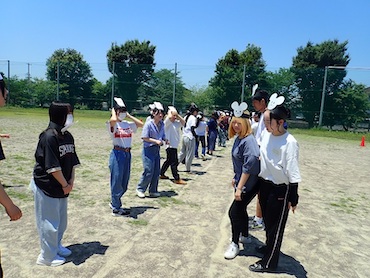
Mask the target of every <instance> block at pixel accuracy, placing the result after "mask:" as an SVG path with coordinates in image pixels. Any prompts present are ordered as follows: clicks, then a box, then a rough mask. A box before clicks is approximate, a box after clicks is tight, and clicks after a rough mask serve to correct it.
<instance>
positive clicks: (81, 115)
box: [0, 106, 369, 141]
mask: <svg viewBox="0 0 370 278" xmlns="http://www.w3.org/2000/svg"><path fill="white" fill-rule="evenodd" d="M0 117H7V118H21V117H23V118H24V117H33V118H36V117H40V118H45V119H46V121H47V120H48V117H49V116H48V109H47V108H19V107H12V106H6V107H3V108H2V109H0ZM109 117H110V111H99V110H75V111H74V118H75V120H76V121H79V122H83V123H84V124H86V123H88V124H94V123H99V128H100V124H101V122H104V121H107V120H108V119H109ZM138 118H141V119H142V120H143V119H144V118H145V117H138ZM289 131H290V132H291V133H292V134H294V135H295V134H297V135H305V136H315V137H325V138H337V139H343V140H355V141H358V140H359V138H361V137H362V136H368V135H369V133H368V132H346V131H333V130H326V129H321V128H311V129H298V128H290V129H289Z"/></svg>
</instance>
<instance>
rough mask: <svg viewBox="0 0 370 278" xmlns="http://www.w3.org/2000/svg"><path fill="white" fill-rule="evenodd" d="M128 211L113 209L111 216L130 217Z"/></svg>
mask: <svg viewBox="0 0 370 278" xmlns="http://www.w3.org/2000/svg"><path fill="white" fill-rule="evenodd" d="M130 212H131V211H130V210H129V209H124V208H120V209H114V210H112V215H113V216H116V217H118V216H129V215H130Z"/></svg>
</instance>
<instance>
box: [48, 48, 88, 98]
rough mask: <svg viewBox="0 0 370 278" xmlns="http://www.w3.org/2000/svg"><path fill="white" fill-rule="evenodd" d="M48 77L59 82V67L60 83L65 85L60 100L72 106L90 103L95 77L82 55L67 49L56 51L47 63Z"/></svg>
mask: <svg viewBox="0 0 370 278" xmlns="http://www.w3.org/2000/svg"><path fill="white" fill-rule="evenodd" d="M46 66H47V70H46V76H47V79H48V80H51V81H57V72H58V67H59V82H60V84H63V85H62V86H61V87H63V90H64V91H63V92H61V93H60V100H62V101H67V102H69V103H71V104H73V105H74V104H76V103H77V102H78V103H80V104H84V103H86V102H88V99H89V98H90V94H91V91H92V86H93V81H92V79H93V75H92V72H91V67H90V65H89V64H88V63H87V62H86V61H84V59H83V56H82V54H81V53H79V52H77V51H76V50H74V49H70V48H67V49H66V50H65V49H58V50H56V51H54V53H53V54H52V55H51V57H50V58H48V59H47V61H46Z"/></svg>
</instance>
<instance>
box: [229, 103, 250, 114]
mask: <svg viewBox="0 0 370 278" xmlns="http://www.w3.org/2000/svg"><path fill="white" fill-rule="evenodd" d="M231 108H232V109H233V110H234V115H235V117H241V116H242V115H243V112H244V110H246V109H247V108H248V104H246V103H245V102H242V103H240V104H239V103H238V102H237V101H234V102H233V103H232V104H231Z"/></svg>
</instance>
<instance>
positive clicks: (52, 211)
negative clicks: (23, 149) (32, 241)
mask: <svg viewBox="0 0 370 278" xmlns="http://www.w3.org/2000/svg"><path fill="white" fill-rule="evenodd" d="M30 187H31V189H32V191H33V194H34V200H35V215H36V226H37V230H38V233H39V237H40V246H41V256H42V258H43V259H45V260H47V261H52V260H53V259H54V258H55V256H56V255H57V253H58V250H59V245H60V244H61V240H62V238H63V234H64V232H65V230H66V228H67V204H68V198H51V197H49V196H46V195H45V193H44V192H42V191H41V189H39V188H38V187H37V186H36V184H35V182H34V180H33V179H32V180H31V183H30Z"/></svg>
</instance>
